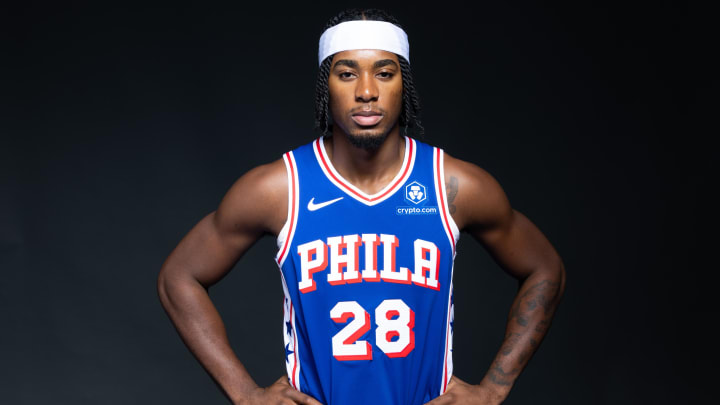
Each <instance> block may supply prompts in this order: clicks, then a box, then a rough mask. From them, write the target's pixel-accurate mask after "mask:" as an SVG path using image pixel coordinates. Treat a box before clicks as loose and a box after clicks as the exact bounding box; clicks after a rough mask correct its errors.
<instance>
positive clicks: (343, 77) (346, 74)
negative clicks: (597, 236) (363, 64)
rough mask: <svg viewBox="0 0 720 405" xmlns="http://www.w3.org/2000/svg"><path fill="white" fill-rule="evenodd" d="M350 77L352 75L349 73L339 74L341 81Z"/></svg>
mask: <svg viewBox="0 0 720 405" xmlns="http://www.w3.org/2000/svg"><path fill="white" fill-rule="evenodd" d="M352 76H353V74H352V73H350V72H342V73H340V78H341V79H349V78H351V77H352Z"/></svg>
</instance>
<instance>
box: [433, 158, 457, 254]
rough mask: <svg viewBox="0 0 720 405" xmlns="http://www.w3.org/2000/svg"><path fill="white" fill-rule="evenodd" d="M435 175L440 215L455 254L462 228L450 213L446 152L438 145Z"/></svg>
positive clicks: (434, 167) (434, 160)
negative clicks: (446, 185)
mask: <svg viewBox="0 0 720 405" xmlns="http://www.w3.org/2000/svg"><path fill="white" fill-rule="evenodd" d="M433 176H434V177H435V192H436V193H437V201H438V205H439V206H440V207H439V208H440V217H441V220H442V223H443V228H444V229H445V232H446V233H447V234H448V239H449V240H450V244H451V245H452V248H453V256H454V255H455V246H456V245H457V242H458V240H459V239H460V230H459V229H458V226H457V224H456V223H455V220H454V219H453V217H452V215H451V214H450V208H449V206H448V201H447V190H446V188H445V152H444V151H443V150H442V149H440V148H437V147H436V148H434V150H433Z"/></svg>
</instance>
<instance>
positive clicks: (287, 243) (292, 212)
mask: <svg viewBox="0 0 720 405" xmlns="http://www.w3.org/2000/svg"><path fill="white" fill-rule="evenodd" d="M285 155H286V156H287V161H288V167H289V168H290V181H291V183H292V202H291V203H290V204H291V205H290V206H291V210H290V218H288V220H289V221H290V227H289V228H288V233H287V236H286V237H285V246H283V250H282V253H280V257H278V263H282V261H283V259H284V258H285V253H287V249H288V246H290V236H291V235H292V232H293V226H294V225H295V209H296V207H295V193H296V192H297V191H296V188H297V186H296V184H295V166H294V162H293V159H292V158H291V156H290V154H289V153H286V154H285Z"/></svg>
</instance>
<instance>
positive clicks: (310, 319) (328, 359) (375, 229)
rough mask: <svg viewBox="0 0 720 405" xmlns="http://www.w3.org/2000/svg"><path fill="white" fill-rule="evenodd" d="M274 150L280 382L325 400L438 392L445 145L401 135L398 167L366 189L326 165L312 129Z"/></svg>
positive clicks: (449, 253) (448, 327)
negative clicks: (284, 193)
mask: <svg viewBox="0 0 720 405" xmlns="http://www.w3.org/2000/svg"><path fill="white" fill-rule="evenodd" d="M283 159H284V161H285V165H286V168H287V173H288V216H287V218H288V219H287V222H286V223H285V226H284V228H283V229H282V231H281V232H280V234H279V235H278V239H277V241H278V253H277V256H276V258H275V260H276V261H277V264H278V266H279V267H280V273H281V279H282V283H283V290H284V293H285V296H284V299H283V306H284V324H283V336H284V341H285V364H286V367H287V374H288V380H289V382H290V384H291V385H292V386H293V387H295V388H296V389H297V390H299V391H302V392H304V393H306V394H308V395H311V396H312V397H314V398H316V399H317V400H319V401H320V402H321V403H323V404H328V405H334V404H338V405H352V404H373V405H381V404H393V405H400V404H408V405H414V404H424V403H425V402H428V401H430V400H432V399H433V398H435V397H437V396H439V395H441V394H443V393H444V392H445V390H446V389H447V384H448V381H449V379H450V377H451V376H452V370H453V367H452V326H453V312H454V311H453V310H454V307H453V299H452V273H453V262H454V259H455V244H456V243H457V240H458V237H459V232H458V228H457V226H456V225H455V222H454V221H453V219H452V217H451V216H450V212H449V211H448V205H447V200H446V193H445V184H444V170H443V151H442V150H441V149H439V148H436V147H432V146H429V145H427V144H425V143H422V142H420V141H417V140H414V139H412V138H408V137H405V155H404V159H403V164H402V168H401V169H400V171H399V172H398V173H397V175H396V176H395V178H394V179H393V180H392V181H391V182H390V183H389V184H388V185H387V186H386V187H385V188H384V189H382V190H381V191H379V192H377V193H376V194H372V195H369V194H366V193H364V192H363V191H362V190H360V189H358V188H357V187H355V186H353V185H352V184H350V183H349V182H348V181H347V180H345V179H344V178H343V177H342V176H341V175H340V174H339V173H338V172H337V170H335V168H334V167H333V165H332V163H331V162H330V159H329V158H328V155H327V153H326V151H325V148H324V145H323V138H322V137H320V138H318V139H316V140H315V141H313V142H311V143H309V144H306V145H303V146H301V147H299V148H297V149H295V150H293V151H291V152H288V153H286V154H284V155H283Z"/></svg>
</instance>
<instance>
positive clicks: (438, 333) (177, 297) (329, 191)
mask: <svg viewBox="0 0 720 405" xmlns="http://www.w3.org/2000/svg"><path fill="white" fill-rule="evenodd" d="M409 63H410V57H409V45H408V40H407V36H406V34H405V32H404V31H403V30H402V28H401V27H400V25H399V24H398V23H397V21H395V19H394V18H393V17H391V16H389V15H388V14H386V13H384V12H382V11H379V10H364V11H358V10H349V11H346V12H343V13H341V14H339V15H338V16H336V17H335V18H333V19H332V20H331V21H330V22H329V24H328V27H327V29H326V30H325V32H324V33H323V35H322V36H321V38H320V51H319V64H320V73H319V78H318V97H317V99H318V112H317V121H318V127H319V128H320V129H321V130H322V131H323V132H325V133H326V136H321V137H319V138H317V139H315V140H313V141H312V142H310V143H307V144H305V145H303V146H301V147H299V148H297V149H295V150H293V151H291V152H288V153H285V154H284V155H283V157H282V159H279V160H277V161H275V162H272V163H269V164H265V165H262V166H258V167H256V168H255V169H253V170H251V171H249V172H248V173H246V174H245V175H243V176H242V177H240V179H238V180H237V182H236V183H235V184H234V185H233V186H232V187H231V189H230V190H229V191H228V193H227V195H226V196H225V197H224V198H223V200H222V202H221V203H220V206H219V207H218V209H217V210H216V211H215V212H213V213H211V214H209V215H208V216H207V217H205V218H204V219H203V220H201V221H200V222H199V223H198V224H197V225H196V226H195V227H194V228H193V229H192V230H191V231H190V232H189V233H188V234H187V235H186V236H185V238H184V239H183V240H182V241H181V242H180V244H179V245H178V246H177V248H176V249H175V250H174V251H173V252H172V253H171V254H170V256H169V257H168V259H167V260H166V262H165V263H164V265H163V267H162V269H161V271H160V275H159V278H158V291H159V295H160V298H161V301H162V304H163V306H164V308H165V310H166V311H167V313H168V315H169V316H170V318H171V319H172V321H173V323H174V324H175V326H176V328H177V330H178V332H179V334H180V335H181V337H182V339H183V340H184V342H185V343H186V344H187V346H188V347H189V349H190V350H191V351H192V353H193V354H194V355H195V356H196V357H197V359H198V360H199V361H200V363H201V364H202V365H203V366H204V367H205V369H206V370H207V371H208V372H209V374H210V375H211V376H212V378H213V379H214V380H215V381H216V382H217V383H218V385H219V386H220V387H221V389H222V390H223V391H224V393H225V394H226V395H227V397H228V398H229V399H230V400H231V401H232V402H233V403H235V404H292V403H296V404H320V403H324V404H340V405H348V404H378V405H379V404H425V403H428V404H432V405H441V404H497V403H501V402H502V401H503V400H504V399H505V398H506V397H507V395H508V393H509V391H510V389H511V387H512V386H513V384H514V382H515V380H516V379H517V377H518V375H519V374H520V372H521V371H522V370H523V368H524V367H525V366H526V364H527V362H528V360H529V359H530V357H531V356H532V354H533V353H534V351H535V350H536V349H537V347H538V345H539V344H540V342H541V340H542V338H543V337H544V335H545V333H546V331H547V329H548V327H549V325H550V322H551V319H552V317H553V314H554V311H555V308H556V306H557V304H558V302H559V300H560V297H561V295H562V292H563V289H564V279H565V272H564V267H563V263H562V261H561V259H560V257H559V256H558V254H557V252H556V251H555V249H554V248H553V247H552V246H551V244H550V243H549V242H548V240H547V239H546V238H545V237H544V236H543V234H542V233H541V232H540V231H539V230H538V228H536V227H535V225H533V224H532V223H531V222H530V221H529V220H528V219H527V218H526V217H525V216H524V215H522V214H521V213H519V212H517V211H515V210H514V209H512V208H511V206H510V204H509V202H508V199H507V197H506V195H505V193H504V192H503V190H502V188H501V187H500V185H499V184H498V183H497V182H496V181H495V179H494V178H493V177H492V176H491V175H490V174H488V173H487V172H486V171H484V170H483V169H481V168H479V167H478V166H475V165H474V164H471V163H468V162H464V161H461V160H458V159H455V158H453V157H451V156H449V155H447V154H446V153H444V152H443V151H442V150H441V149H438V148H435V147H432V146H430V145H427V144H425V143H423V142H421V141H418V140H415V139H412V138H410V137H407V136H405V135H403V134H401V132H400V128H401V127H404V128H405V129H407V128H420V127H419V125H418V122H417V112H418V107H419V105H418V99H417V96H416V94H415V90H414V85H413V83H412V76H411V74H410V65H409ZM330 118H331V120H332V121H331V122H330ZM460 231H465V232H467V233H469V234H470V235H472V236H473V237H474V238H475V239H476V240H477V241H479V242H480V243H481V244H482V245H483V246H484V247H485V248H486V249H487V250H488V252H489V253H490V254H491V255H492V256H493V258H494V259H495V260H496V261H497V262H498V264H499V265H500V266H501V267H502V268H503V269H504V270H506V271H507V272H508V273H510V274H511V275H512V276H514V277H516V278H517V279H518V280H519V286H520V287H519V290H518V293H517V296H516V297H515V300H514V303H513V305H512V308H511V309H510V314H509V318H508V324H507V329H506V337H505V340H504V342H503V344H502V346H501V348H500V350H499V351H498V353H497V356H496V357H495V359H494V361H493V363H492V365H491V366H490V369H489V371H488V372H487V374H486V375H485V377H484V379H483V380H482V381H480V382H479V384H477V385H472V384H469V383H466V382H464V381H462V380H460V379H459V378H457V377H456V376H454V375H453V374H452V370H453V367H452V328H453V310H454V306H453V296H452V272H453V261H454V258H455V246H456V243H457V240H458V238H459V234H460ZM263 235H273V236H274V237H276V238H277V242H278V253H277V256H276V258H275V259H276V261H277V263H278V266H279V268H280V276H281V277H280V278H281V281H282V287H283V291H284V298H283V308H284V322H283V336H284V340H285V352H286V368H287V375H283V376H282V377H281V378H280V379H279V380H277V381H276V382H275V383H274V384H273V385H271V386H270V387H267V388H261V387H258V386H257V385H256V384H255V382H254V381H253V379H252V378H251V376H250V374H249V373H248V372H247V370H246V369H245V368H244V366H243V365H242V363H241V362H240V360H239V359H238V357H237V356H236V355H235V353H233V351H232V349H231V348H230V345H229V343H228V339H227V336H226V333H225V329H224V325H223V322H222V320H221V318H220V316H219V314H218V312H217V310H216V308H215V307H214V306H213V304H212V302H211V300H210V298H209V296H208V293H207V288H208V287H210V286H211V285H213V284H214V283H216V282H218V281H219V280H220V279H221V278H222V277H223V276H224V275H225V274H226V273H227V272H228V271H229V270H230V269H231V268H232V267H233V265H234V264H235V263H236V262H237V261H238V260H239V259H240V257H241V256H242V255H243V254H244V253H245V251H246V250H247V249H248V248H249V247H250V246H252V244H253V243H255V241H257V240H258V239H259V238H260V237H262V236H263ZM472 270H473V271H474V270H476V269H472Z"/></svg>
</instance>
